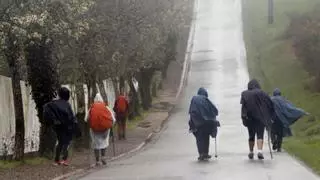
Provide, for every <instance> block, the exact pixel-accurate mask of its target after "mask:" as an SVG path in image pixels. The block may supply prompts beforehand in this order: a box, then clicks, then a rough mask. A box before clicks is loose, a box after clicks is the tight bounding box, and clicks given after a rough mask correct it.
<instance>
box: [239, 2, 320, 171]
mask: <svg viewBox="0 0 320 180" xmlns="http://www.w3.org/2000/svg"><path fill="white" fill-rule="evenodd" d="M267 3H268V1H267V0H265V1H257V0H243V20H244V25H243V26H244V37H245V42H246V48H247V61H248V69H249V73H250V77H252V78H256V79H258V80H259V81H260V82H261V83H262V86H263V88H264V89H265V90H267V91H268V92H269V93H271V92H272V90H273V89H274V88H276V87H278V88H280V89H281V90H282V92H283V94H284V95H285V96H286V97H287V98H288V99H289V100H290V101H292V102H294V103H295V104H296V105H297V106H299V107H302V108H303V109H305V110H306V111H308V112H310V113H311V114H312V117H308V118H304V119H301V120H299V121H298V122H297V123H296V124H295V125H294V127H293V131H294V137H291V138H288V139H286V141H285V145H284V146H285V149H286V150H287V151H288V152H289V153H290V154H292V155H294V156H296V157H298V158H299V159H301V160H302V161H304V162H305V163H306V164H307V165H309V166H310V167H311V168H313V169H314V170H315V171H316V172H317V173H319V174H320V156H319V152H320V120H319V118H320V111H319V110H318V107H320V94H319V93H312V92H310V91H308V90H307V89H306V88H305V87H306V85H307V83H308V82H309V80H310V77H309V75H308V73H307V72H306V71H305V69H304V68H303V66H302V64H301V63H300V61H299V59H297V57H296V56H295V54H294V51H293V49H292V43H291V41H290V39H288V38H286V36H285V31H286V29H287V27H288V25H289V23H290V15H292V14H304V13H307V12H310V11H313V10H314V8H315V7H316V5H317V4H318V3H320V2H319V1H318V0H304V1H301V0H274V7H275V10H274V17H275V23H274V24H272V25H269V24H268V16H267V10H268V7H267V6H268V4H267Z"/></svg>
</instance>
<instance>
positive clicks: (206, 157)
mask: <svg viewBox="0 0 320 180" xmlns="http://www.w3.org/2000/svg"><path fill="white" fill-rule="evenodd" d="M203 157H204V158H205V159H211V158H212V156H211V155H209V154H206V155H204V156H203Z"/></svg>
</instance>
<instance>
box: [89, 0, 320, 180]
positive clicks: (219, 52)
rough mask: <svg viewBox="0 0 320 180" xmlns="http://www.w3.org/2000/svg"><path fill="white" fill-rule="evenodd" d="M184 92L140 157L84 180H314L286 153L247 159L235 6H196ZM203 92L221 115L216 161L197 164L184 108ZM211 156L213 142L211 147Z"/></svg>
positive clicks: (211, 0) (226, 0)
mask: <svg viewBox="0 0 320 180" xmlns="http://www.w3.org/2000/svg"><path fill="white" fill-rule="evenodd" d="M196 12H197V14H196V20H195V35H194V39H193V41H191V43H193V49H192V57H191V69H190V73H189V80H188V86H187V89H186V90H185V92H184V94H183V97H182V99H181V102H180V103H179V105H178V107H177V109H176V111H175V113H174V114H173V115H172V116H171V118H170V120H169V123H168V124H167V128H166V129H165V130H164V131H163V132H162V133H161V135H160V137H159V138H158V140H157V141H156V142H152V143H151V144H149V145H148V146H147V147H146V149H145V150H143V151H142V152H140V153H138V154H136V155H134V156H132V157H130V158H127V159H123V160H120V161H117V162H113V163H111V164H109V166H108V167H107V168H106V169H104V170H101V171H98V172H95V173H93V174H90V175H88V176H86V177H84V178H83V179H84V180H98V179H113V180H147V179H148V180H149V179H150V180H180V179H188V180H189V179H190V180H207V179H208V180H209V179H210V180H212V179H218V180H316V179H319V178H318V177H317V176H315V175H314V174H313V173H312V172H311V171H310V170H308V169H307V168H306V167H304V166H303V165H301V164H300V163H299V162H298V161H296V160H295V159H293V158H291V157H290V156H289V155H287V154H286V153H280V154H275V158H274V159H273V160H271V159H270V156H269V153H268V148H267V146H265V148H264V149H265V150H264V154H265V157H266V160H264V161H258V160H254V161H249V160H248V159H247V153H248V147H247V131H246V129H245V128H243V127H242V125H241V120H240V118H239V117H240V104H239V101H240V93H241V92H242V91H243V90H244V89H245V88H246V84H247V82H248V73H247V68H246V62H245V48H244V42H243V37H242V21H241V3H240V0H199V1H198V3H197V6H196ZM201 86H203V87H205V88H207V89H208V92H209V96H210V99H211V100H212V101H213V102H214V103H215V104H216V105H217V107H218V108H219V110H220V115H219V120H220V121H221V125H222V127H221V129H220V131H219V136H218V153H219V157H218V159H213V160H211V161H210V162H208V163H198V162H197V161H196V158H197V150H196V145H195V139H194V137H193V136H192V135H191V134H189V133H188V126H187V122H188V116H187V111H188V106H189V102H190V99H191V97H192V96H193V95H194V94H195V93H196V92H197V89H198V88H199V87H201ZM211 142H212V143H211V153H213V152H214V140H212V141H211Z"/></svg>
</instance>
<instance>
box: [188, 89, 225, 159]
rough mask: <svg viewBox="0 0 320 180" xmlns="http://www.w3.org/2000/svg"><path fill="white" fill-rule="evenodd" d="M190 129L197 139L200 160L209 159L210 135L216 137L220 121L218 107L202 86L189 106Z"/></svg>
mask: <svg viewBox="0 0 320 180" xmlns="http://www.w3.org/2000/svg"><path fill="white" fill-rule="evenodd" d="M189 115H190V120H189V128H190V129H189V130H190V132H192V133H193V134H194V136H195V137H196V141H197V147H198V153H199V158H198V160H199V161H203V160H208V159H210V158H211V156H210V155H209V145H210V142H209V140H210V136H212V137H214V138H215V137H216V135H217V127H218V126H219V122H218V121H217V120H216V116H217V115H218V109H217V108H216V107H215V106H214V105H213V103H212V102H211V101H210V100H209V99H208V92H207V91H206V90H205V89H204V88H200V89H199V91H198V95H196V96H194V97H193V98H192V100H191V104H190V108H189Z"/></svg>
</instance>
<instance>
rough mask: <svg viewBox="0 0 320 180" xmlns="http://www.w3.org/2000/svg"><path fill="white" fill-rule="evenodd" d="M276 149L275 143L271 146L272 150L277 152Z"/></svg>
mask: <svg viewBox="0 0 320 180" xmlns="http://www.w3.org/2000/svg"><path fill="white" fill-rule="evenodd" d="M277 149H278V147H277V145H276V143H274V144H273V145H272V150H274V151H275V150H277Z"/></svg>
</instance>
